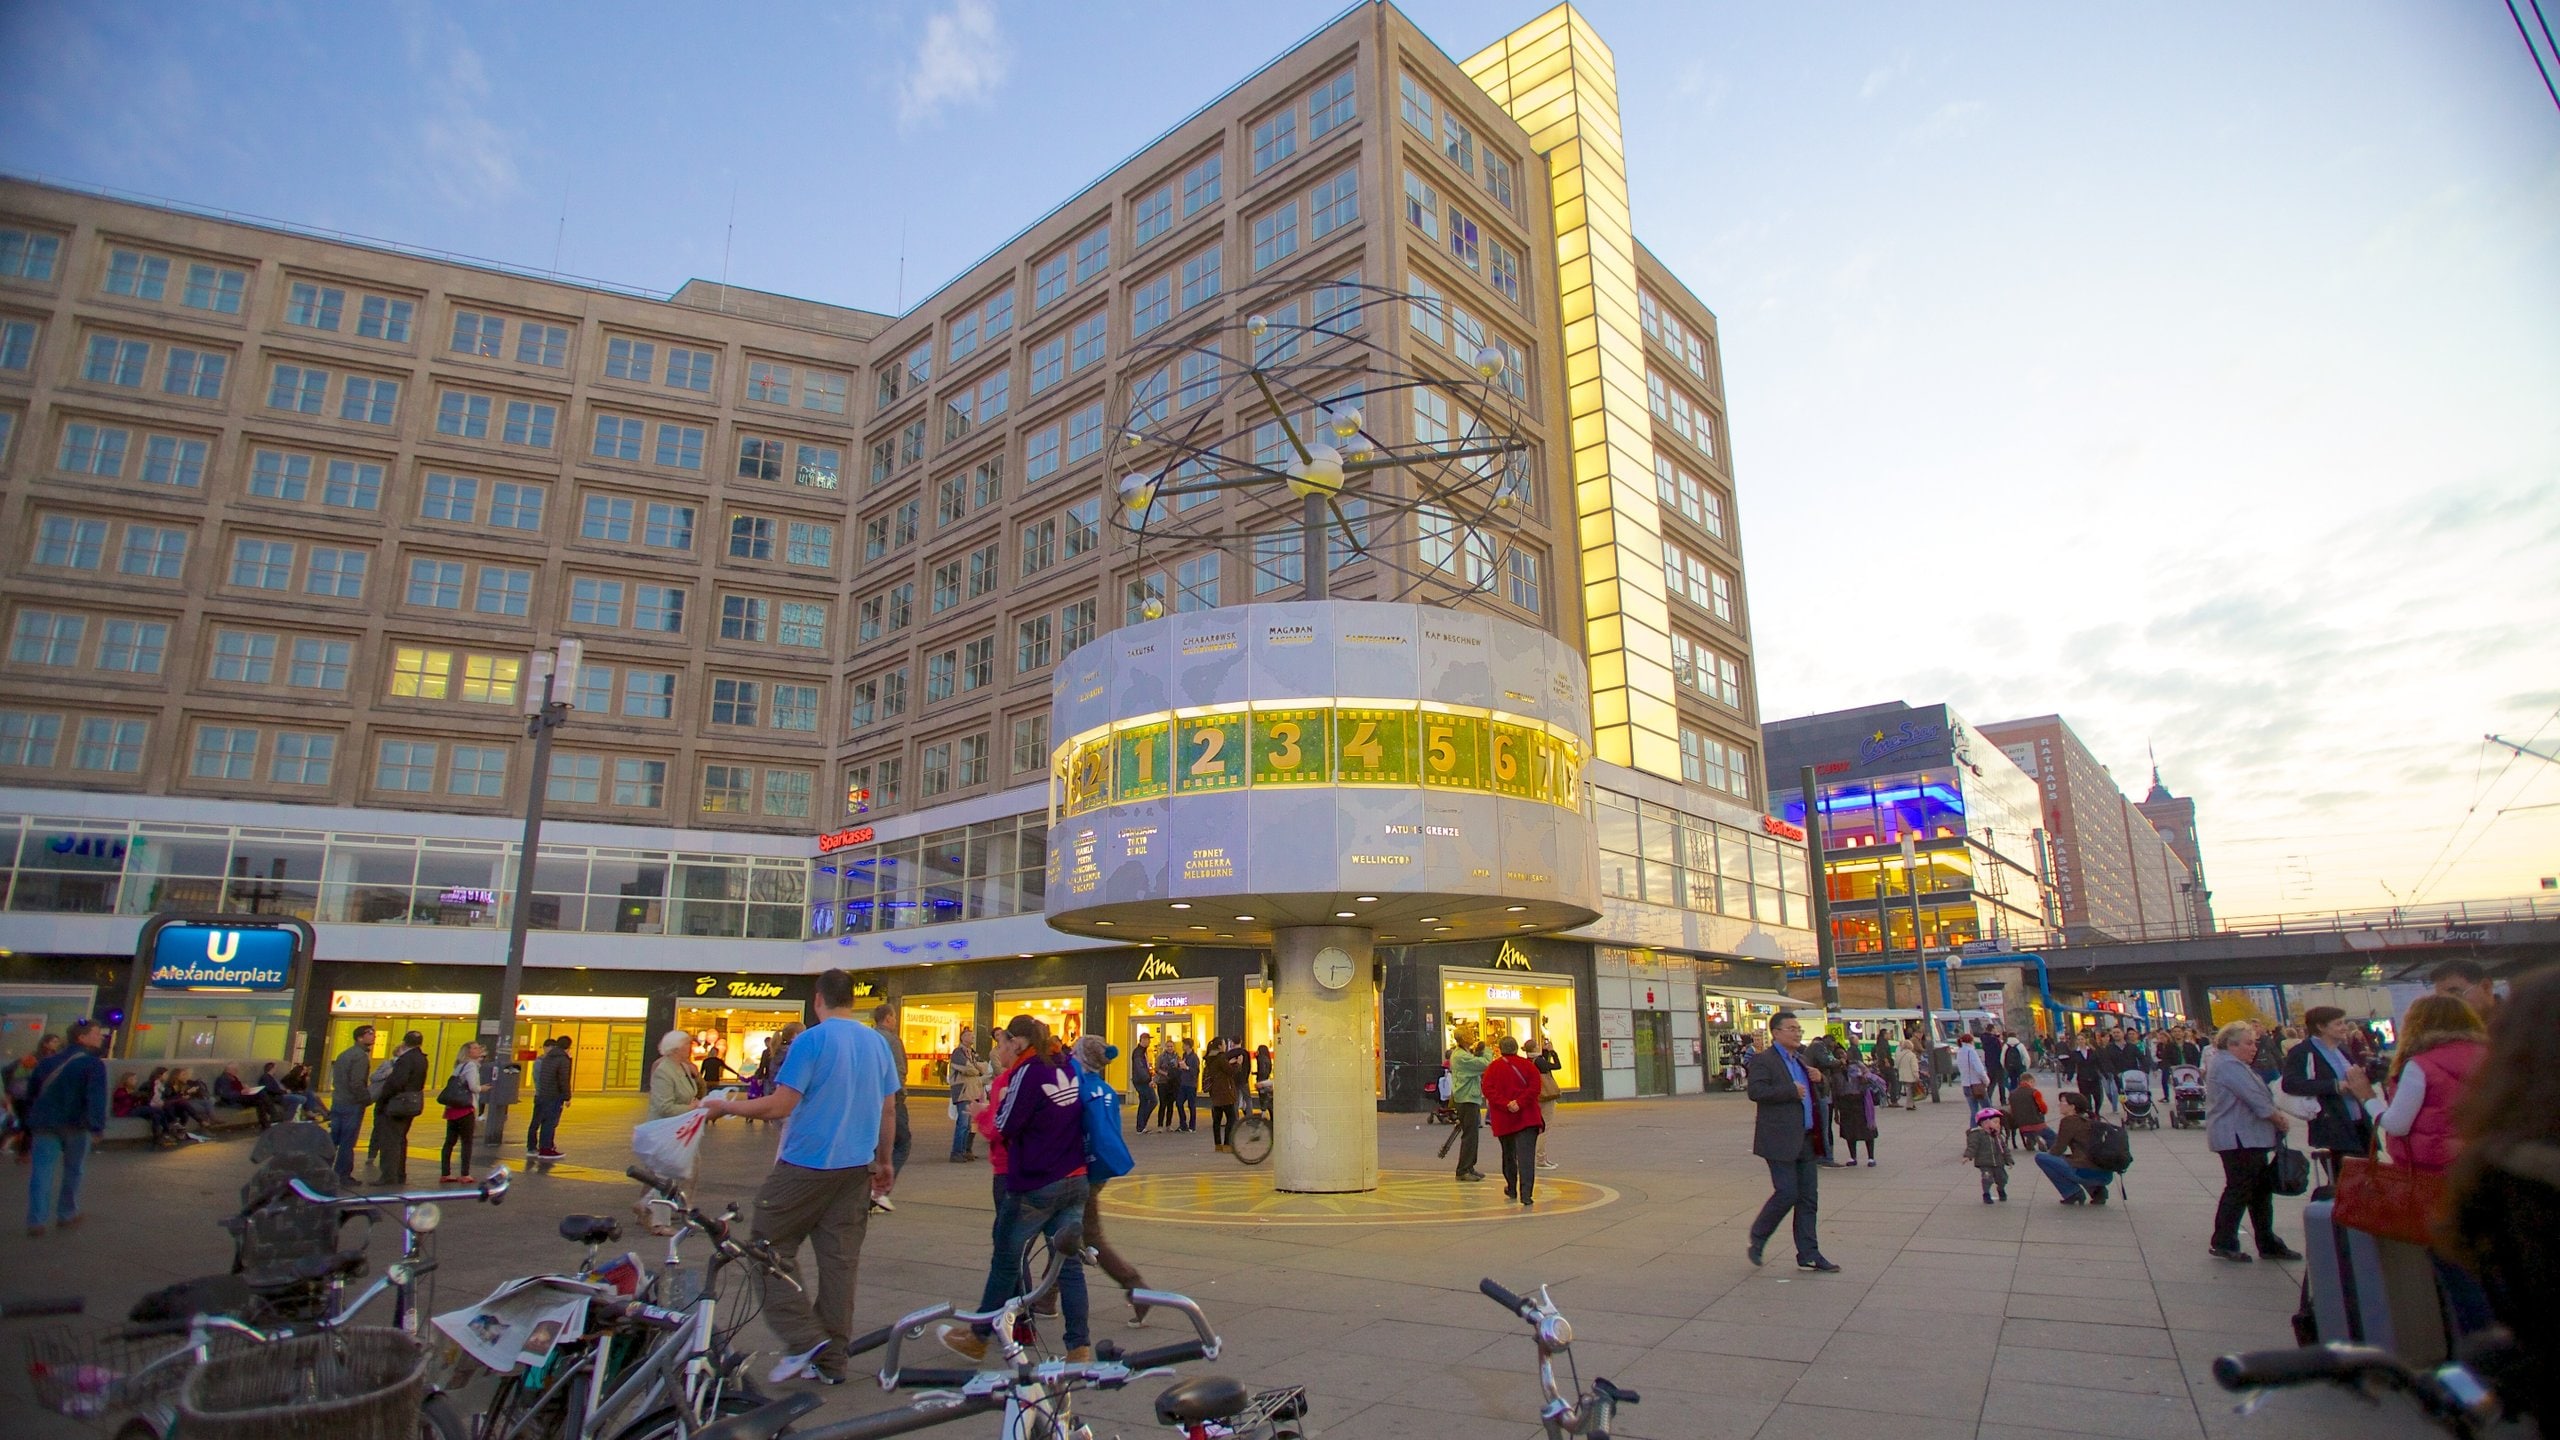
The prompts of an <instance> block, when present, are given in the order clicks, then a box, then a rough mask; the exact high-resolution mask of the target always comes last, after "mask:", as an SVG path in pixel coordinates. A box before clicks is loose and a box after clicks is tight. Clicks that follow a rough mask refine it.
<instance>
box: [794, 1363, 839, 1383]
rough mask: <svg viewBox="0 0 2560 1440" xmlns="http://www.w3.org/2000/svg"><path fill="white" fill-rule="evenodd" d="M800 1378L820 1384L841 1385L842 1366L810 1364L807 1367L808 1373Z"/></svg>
mask: <svg viewBox="0 0 2560 1440" xmlns="http://www.w3.org/2000/svg"><path fill="white" fill-rule="evenodd" d="M801 1378H802V1379H804V1380H809V1381H813V1382H815V1383H817V1384H820V1385H841V1384H843V1383H844V1367H843V1366H841V1365H833V1366H830V1365H812V1366H810V1367H809V1371H808V1373H807V1374H806V1375H804V1376H802V1377H801Z"/></svg>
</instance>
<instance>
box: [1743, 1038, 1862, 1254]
mask: <svg viewBox="0 0 2560 1440" xmlns="http://www.w3.org/2000/svg"><path fill="white" fill-rule="evenodd" d="M1769 1038H1770V1040H1771V1041H1773V1042H1774V1043H1773V1044H1771V1046H1770V1047H1769V1048H1768V1049H1767V1050H1765V1051H1763V1052H1761V1053H1760V1054H1758V1055H1754V1056H1752V1057H1751V1063H1750V1064H1749V1065H1747V1066H1745V1067H1744V1074H1745V1075H1746V1077H1747V1083H1746V1085H1745V1093H1746V1094H1748V1095H1749V1096H1750V1097H1751V1101H1752V1103H1753V1104H1754V1105H1756V1106H1758V1107H1759V1114H1758V1116H1757V1117H1756V1119H1755V1121H1754V1124H1753V1126H1752V1132H1751V1153H1752V1154H1754V1155H1757V1156H1759V1157H1760V1158H1761V1159H1763V1160H1766V1161H1768V1162H1769V1200H1768V1203H1767V1204H1764V1205H1762V1206H1761V1207H1760V1215H1759V1217H1758V1218H1757V1219H1755V1220H1753V1221H1752V1222H1751V1248H1750V1250H1749V1251H1748V1252H1746V1253H1747V1254H1748V1255H1749V1257H1750V1260H1751V1263H1752V1264H1754V1265H1757V1264H1759V1263H1760V1252H1761V1251H1763V1250H1764V1249H1766V1248H1767V1247H1768V1244H1769V1237H1770V1236H1772V1235H1775V1234H1777V1233H1778V1222H1779V1221H1780V1220H1783V1219H1785V1218H1786V1216H1787V1212H1788V1211H1790V1210H1792V1211H1794V1212H1795V1217H1796V1218H1795V1234H1796V1268H1797V1269H1800V1270H1813V1271H1818V1272H1820V1273H1822V1274H1825V1275H1830V1274H1836V1273H1838V1271H1839V1269H1840V1267H1839V1266H1837V1265H1834V1264H1832V1263H1831V1262H1830V1261H1828V1260H1826V1259H1824V1258H1823V1257H1822V1242H1821V1240H1820V1239H1819V1238H1818V1237H1817V1236H1816V1235H1815V1233H1814V1217H1815V1213H1816V1211H1817V1210H1819V1208H1820V1204H1819V1201H1820V1198H1821V1197H1820V1194H1819V1192H1818V1189H1817V1187H1818V1185H1819V1181H1818V1179H1817V1177H1818V1176H1820V1175H1821V1173H1822V1171H1821V1169H1820V1161H1821V1157H1822V1129H1821V1120H1820V1116H1821V1114H1822V1107H1823V1105H1824V1104H1825V1103H1826V1101H1825V1099H1824V1096H1823V1086H1822V1072H1821V1071H1820V1070H1819V1069H1817V1068H1816V1067H1815V1066H1814V1065H1812V1064H1811V1063H1810V1062H1808V1061H1807V1060H1806V1059H1805V1058H1804V1022H1802V1021H1800V1020H1798V1019H1797V1018H1796V1012H1794V1011H1793V1010H1781V1011H1779V1012H1778V1013H1777V1014H1775V1015H1773V1016H1771V1017H1769Z"/></svg>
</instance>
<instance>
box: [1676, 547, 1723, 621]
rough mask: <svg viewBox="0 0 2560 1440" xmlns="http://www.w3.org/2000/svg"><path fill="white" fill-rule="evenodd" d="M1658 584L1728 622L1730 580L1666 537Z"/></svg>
mask: <svg viewBox="0 0 2560 1440" xmlns="http://www.w3.org/2000/svg"><path fill="white" fill-rule="evenodd" d="M1662 584H1663V588H1664V589H1666V590H1668V591H1670V592H1671V593H1672V594H1674V595H1677V596H1679V597H1681V598H1682V599H1684V600H1687V601H1688V602H1689V603H1690V604H1692V605H1696V606H1698V607H1700V608H1702V609H1704V610H1706V611H1708V612H1709V613H1710V614H1713V615H1714V616H1715V617H1716V618H1717V619H1719V620H1722V621H1725V622H1726V623H1728V624H1730V623H1731V622H1732V620H1733V582H1732V581H1731V580H1730V579H1728V578H1726V576H1725V575H1724V574H1723V573H1722V572H1721V571H1718V570H1717V569H1715V567H1713V566H1711V565H1709V564H1708V563H1707V562H1706V561H1705V560H1704V559H1702V558H1700V557H1699V556H1696V555H1693V554H1691V553H1689V552H1688V551H1687V550H1686V549H1684V548H1682V547H1681V546H1680V545H1678V544H1676V543H1674V542H1672V541H1669V540H1665V541H1663V542H1662Z"/></svg>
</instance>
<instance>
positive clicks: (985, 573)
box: [968, 540, 1004, 600]
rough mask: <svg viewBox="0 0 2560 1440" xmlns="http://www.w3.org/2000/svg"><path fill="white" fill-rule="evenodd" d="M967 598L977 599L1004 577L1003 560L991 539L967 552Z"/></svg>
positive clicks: (993, 587) (998, 548)
mask: <svg viewBox="0 0 2560 1440" xmlns="http://www.w3.org/2000/svg"><path fill="white" fill-rule="evenodd" d="M968 569H969V598H970V599H972V600H975V599H977V598H978V597H979V596H981V595H985V594H987V593H989V592H990V591H992V590H994V589H995V588H996V586H997V585H998V584H999V583H1001V582H1002V581H1003V579H1004V560H1003V556H1002V553H1001V549H1000V547H999V546H998V545H997V543H996V542H995V541H993V540H990V541H988V542H987V543H986V544H984V545H981V546H979V547H978V548H977V549H975V550H972V551H970V552H969V556H968Z"/></svg>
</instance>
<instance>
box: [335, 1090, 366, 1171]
mask: <svg viewBox="0 0 2560 1440" xmlns="http://www.w3.org/2000/svg"><path fill="white" fill-rule="evenodd" d="M363 1130H364V1111H363V1109H362V1108H357V1109H353V1110H332V1111H330V1112H329V1140H330V1143H332V1144H334V1145H336V1146H337V1147H338V1178H339V1179H341V1180H352V1179H354V1178H355V1174H356V1136H357V1135H359V1134H361V1133H363Z"/></svg>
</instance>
